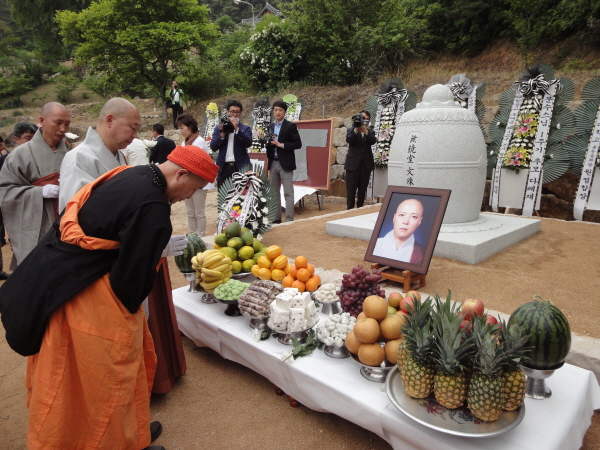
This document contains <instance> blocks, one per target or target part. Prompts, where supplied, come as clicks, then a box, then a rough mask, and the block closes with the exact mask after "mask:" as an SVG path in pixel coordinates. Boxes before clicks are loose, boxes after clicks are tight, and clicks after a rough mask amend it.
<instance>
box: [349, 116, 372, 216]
mask: <svg viewBox="0 0 600 450" xmlns="http://www.w3.org/2000/svg"><path fill="white" fill-rule="evenodd" d="M370 120H371V115H370V114H369V112H368V111H365V110H363V111H361V112H359V113H358V114H356V115H355V116H353V117H352V122H353V123H352V128H350V129H349V130H348V132H347V133H346V142H347V143H348V155H347V156H346V163H345V164H344V169H345V170H346V207H347V209H352V208H354V197H355V196H356V197H357V200H356V206H357V207H358V208H360V207H362V206H363V205H364V203H365V196H366V194H367V186H368V185H369V178H370V177H371V172H372V171H373V168H374V167H375V164H374V162H373V151H372V150H371V146H372V145H373V144H375V143H376V142H377V138H376V137H375V132H374V131H373V129H372V128H367V125H368V124H369V122H370ZM357 191H358V193H357Z"/></svg>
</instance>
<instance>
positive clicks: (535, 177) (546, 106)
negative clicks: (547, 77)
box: [523, 77, 560, 216]
mask: <svg viewBox="0 0 600 450" xmlns="http://www.w3.org/2000/svg"><path fill="white" fill-rule="evenodd" d="M536 78H537V77H536ZM555 81H556V80H553V82H551V83H550V84H549V85H548V89H547V91H545V93H544V98H543V101H542V109H541V111H540V115H539V117H538V128H537V133H536V135H535V142H534V144H533V154H532V156H531V166H530V167H529V173H528V175H527V186H526V187H525V197H524V199H523V215H524V216H532V215H533V210H534V209H535V204H536V200H537V197H538V195H539V194H540V186H541V184H542V183H541V178H542V166H543V165H544V154H545V152H546V145H547V144H548V133H549V132H550V122H551V121H552V111H553V109H554V99H555V97H556V93H557V91H558V89H559V86H560V85H559V83H557V82H555Z"/></svg>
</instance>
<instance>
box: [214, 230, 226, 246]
mask: <svg viewBox="0 0 600 450" xmlns="http://www.w3.org/2000/svg"><path fill="white" fill-rule="evenodd" d="M228 240H229V238H228V237H227V235H226V234H225V233H221V234H217V235H216V236H215V245H218V246H219V247H227V241H228Z"/></svg>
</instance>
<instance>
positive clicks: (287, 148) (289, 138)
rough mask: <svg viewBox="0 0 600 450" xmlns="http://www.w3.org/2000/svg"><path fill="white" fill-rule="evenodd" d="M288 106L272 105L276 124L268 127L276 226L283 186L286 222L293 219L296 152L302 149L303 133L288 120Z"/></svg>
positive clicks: (279, 216) (268, 153)
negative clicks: (275, 205)
mask: <svg viewBox="0 0 600 450" xmlns="http://www.w3.org/2000/svg"><path fill="white" fill-rule="evenodd" d="M286 111H287V103H286V102H284V101H283V100H277V101H276V102H275V103H273V115H274V116H275V122H273V123H271V124H270V125H269V133H268V140H269V142H268V144H267V146H266V147H267V159H268V160H269V165H268V168H269V181H270V182H271V184H272V185H273V187H274V188H275V192H276V193H277V213H276V214H275V220H274V221H273V223H281V193H280V190H281V185H282V184H283V197H284V198H285V221H286V222H292V221H293V220H294V185H293V184H292V181H293V176H294V170H296V155H295V153H294V152H295V150H297V149H299V148H300V147H302V141H301V140H300V133H298V127H297V126H296V124H295V123H294V122H290V121H289V120H287V119H285V113H286Z"/></svg>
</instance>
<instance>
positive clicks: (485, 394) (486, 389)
mask: <svg viewBox="0 0 600 450" xmlns="http://www.w3.org/2000/svg"><path fill="white" fill-rule="evenodd" d="M499 329H500V326H499V325H498V324H495V325H490V324H486V323H485V318H483V317H481V318H477V319H476V320H474V321H473V336H474V337H475V342H476V344H477V352H476V354H475V361H474V373H473V376H472V378H471V381H470V383H469V391H468V393H467V403H468V406H469V409H470V410H471V414H473V415H474V416H475V417H477V418H478V419H481V420H484V421H486V422H491V421H493V420H496V419H498V417H500V414H501V413H502V406H503V397H504V391H503V387H502V369H503V368H504V364H505V360H506V358H505V353H504V349H503V345H502V344H501V343H500V342H499V333H500V332H499Z"/></svg>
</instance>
